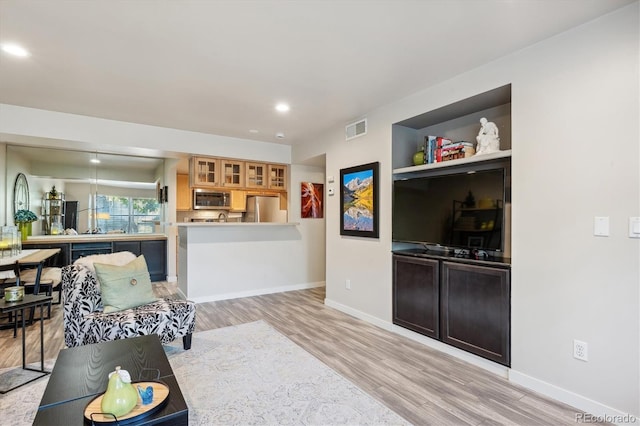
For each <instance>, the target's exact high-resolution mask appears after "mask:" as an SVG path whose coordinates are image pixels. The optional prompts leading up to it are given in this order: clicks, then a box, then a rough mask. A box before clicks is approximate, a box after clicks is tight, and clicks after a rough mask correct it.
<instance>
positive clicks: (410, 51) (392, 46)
mask: <svg viewBox="0 0 640 426" xmlns="http://www.w3.org/2000/svg"><path fill="white" fill-rule="evenodd" d="M631 2H633V1H632V0H563V1H557V0H477V1H472V0H423V1H418V0H377V1H373V0H371V1H365V0H344V1H338V0H336V1H323V0H320V1H314V0H309V1H305V0H300V1H275V0H263V1H259V0H257V1H250V0H244V1H225V0H218V1H216V0H211V1H204V0H198V1H195V0H183V1H167V0H156V1H151V0H138V1H133V0H131V1H124V0H93V1H77V0H72V1H68V0H48V1H33V0H0V43H6V42H15V43H20V44H21V45H23V46H24V47H25V48H26V49H28V50H29V51H30V53H31V56H29V57H27V58H15V57H10V56H8V55H7V54H5V53H4V52H0V103H5V104H13V105H19V106H26V107H32V108H39V109H46V110H52V111H61V112H67V113H73V114H81V115H87V116H94V117H101V118H108V119H113V120H120V121H127V122H134V123H142V124H149V125H155V126H161V127H170V128H176V129H184V130H191V131H198V132H205V133H211V134H217V135H223V136H232V137H237V138H243V139H252V140H260V141H268V142H276V143H285V144H290V145H295V144H298V143H305V142H308V141H310V140H312V139H313V138H314V137H315V136H317V135H318V134H321V133H322V132H323V131H325V130H327V129H330V128H335V127H336V126H339V127H341V126H344V125H345V124H347V123H350V122H352V121H354V120H356V119H358V118H361V117H363V116H365V115H366V114H367V112H369V111H371V110H373V109H375V108H377V107H379V106H381V105H385V104H387V103H390V102H392V101H394V100H397V99H400V98H402V97H405V96H407V95H409V94H411V93H415V92H417V91H419V90H421V89H425V88H427V87H430V86H432V85H434V84H436V83H438V82H440V81H443V80H445V79H447V78H450V77H451V76H453V75H456V74H459V73H461V72H464V71H466V70H468V69H471V68H474V67H477V66H479V65H482V64H484V63H487V62H489V61H492V60H494V59H496V58H499V57H501V56H504V55H506V54H508V53H510V52H512V51H515V50H518V49H521V48H523V47H525V46H527V45H531V44H533V43H535V42H537V41H539V40H542V39H545V38H548V37H550V36H552V35H554V34H557V33H560V32H562V31H565V30H567V29H569V28H571V27H574V26H576V25H579V24H581V23H583V22H586V21H588V20H591V19H593V18H595V17H597V16H599V15H602V14H604V13H607V12H609V11H612V10H614V9H617V8H619V7H621V6H623V5H625V4H628V3H631ZM280 101H286V102H288V103H289V104H290V106H291V110H290V111H289V112H288V113H278V112H276V111H275V110H274V105H275V104H276V103H277V102H280ZM1 119H2V118H1V117H0V120H1ZM251 130H253V131H254V132H250V131H251ZM256 131H257V132H256ZM278 132H282V133H284V135H285V137H284V138H283V139H278V138H276V136H275V135H276V133H278Z"/></svg>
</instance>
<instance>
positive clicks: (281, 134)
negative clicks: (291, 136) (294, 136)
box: [276, 132, 284, 139]
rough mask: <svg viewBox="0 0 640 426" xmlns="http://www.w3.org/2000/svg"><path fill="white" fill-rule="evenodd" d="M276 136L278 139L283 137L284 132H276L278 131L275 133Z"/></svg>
mask: <svg viewBox="0 0 640 426" xmlns="http://www.w3.org/2000/svg"><path fill="white" fill-rule="evenodd" d="M276 138H278V139H284V133H282V132H278V133H276Z"/></svg>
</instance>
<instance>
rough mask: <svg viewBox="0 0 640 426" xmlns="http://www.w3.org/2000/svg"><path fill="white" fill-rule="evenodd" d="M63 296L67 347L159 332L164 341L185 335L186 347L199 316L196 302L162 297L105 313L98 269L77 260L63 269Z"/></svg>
mask: <svg viewBox="0 0 640 426" xmlns="http://www.w3.org/2000/svg"><path fill="white" fill-rule="evenodd" d="M114 254H116V253H114ZM118 254H121V253H118ZM102 256H109V255H102ZM132 256H133V257H134V258H135V255H132ZM100 261H102V260H100ZM62 296H63V307H64V314H63V318H64V342H65V345H66V346H67V347H74V346H82V345H86V344H90V343H98V342H105V341H111V340H117V339H125V338H128V337H136V336H143V335H148V334H157V335H158V337H159V338H160V341H161V342H162V343H163V344H166V343H169V342H171V341H173V340H175V339H177V338H178V337H182V340H183V346H184V349H185V350H186V349H190V348H191V335H192V333H193V330H194V328H195V319H196V308H195V303H194V302H191V301H188V300H172V299H159V300H157V301H155V302H152V303H148V304H146V305H142V306H138V307H136V308H131V309H126V310H123V311H118V312H113V313H104V312H102V311H103V305H102V299H101V295H100V284H99V282H98V280H97V278H96V274H95V271H94V270H93V268H92V267H91V265H90V266H87V265H86V264H82V263H78V262H76V264H74V265H69V266H64V267H63V268H62Z"/></svg>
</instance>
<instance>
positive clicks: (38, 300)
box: [0, 294, 53, 394]
mask: <svg viewBox="0 0 640 426" xmlns="http://www.w3.org/2000/svg"><path fill="white" fill-rule="evenodd" d="M51 300H53V296H47V295H33V294H25V295H24V299H22V300H20V301H19V302H7V301H5V300H4V299H2V300H0V313H8V312H17V311H21V313H20V316H21V317H22V325H21V329H22V369H23V370H29V371H35V372H38V373H42V374H39V375H38V376H36V377H33V378H27V380H26V381H22V382H20V383H18V384H17V385H14V386H12V387H10V388H8V389H4V388H3V389H0V394H3V393H7V392H9V391H11V390H14V389H15V388H18V387H20V386H23V385H26V384H27V383H30V382H33V381H34V380H37V379H39V378H40V377H42V376H45V375H47V374H49V373H50V372H49V371H45V369H44V325H43V322H42V321H43V315H42V314H43V307H44V305H47V306H51ZM36 306H40V369H36V368H31V367H27V363H26V354H25V352H26V347H25V321H24V311H25V309H29V308H35V307H36ZM16 320H17V318H16ZM7 373H8V372H7ZM7 373H4V374H7ZM0 378H1V377H0ZM1 383H2V380H0V386H1ZM9 386H11V385H9Z"/></svg>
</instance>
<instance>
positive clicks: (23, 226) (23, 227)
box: [17, 222, 33, 241]
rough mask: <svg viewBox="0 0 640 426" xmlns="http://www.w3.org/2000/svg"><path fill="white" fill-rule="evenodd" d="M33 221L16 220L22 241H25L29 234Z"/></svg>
mask: <svg viewBox="0 0 640 426" xmlns="http://www.w3.org/2000/svg"><path fill="white" fill-rule="evenodd" d="M32 223H33V222H18V223H17V225H18V231H20V235H21V239H22V241H27V237H28V236H30V235H31V228H32V226H31V225H32Z"/></svg>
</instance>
